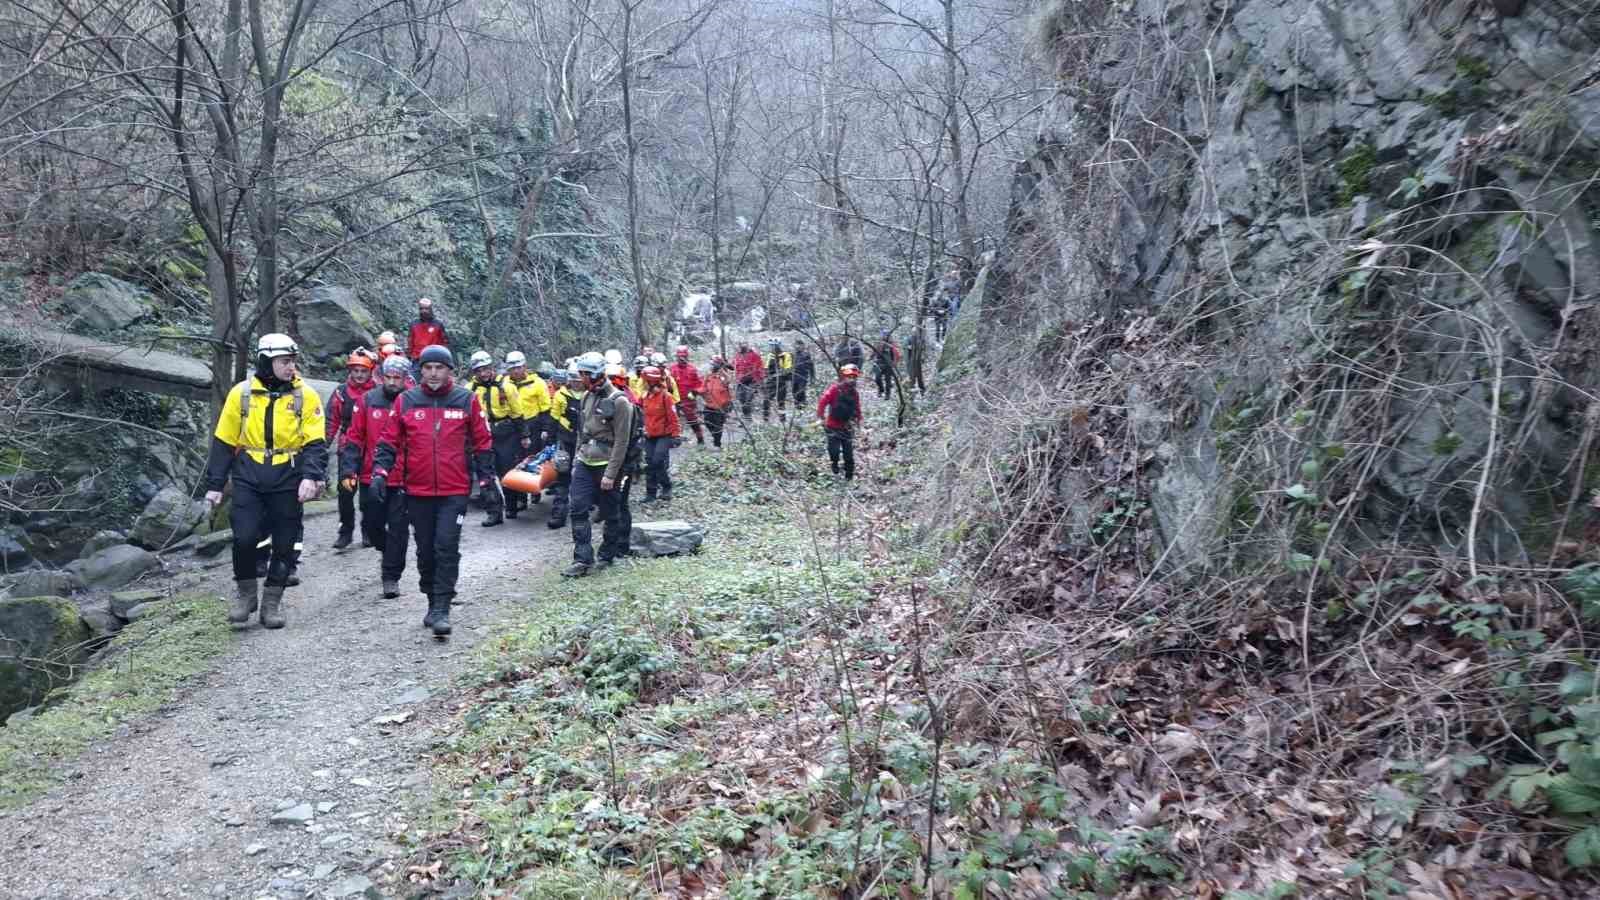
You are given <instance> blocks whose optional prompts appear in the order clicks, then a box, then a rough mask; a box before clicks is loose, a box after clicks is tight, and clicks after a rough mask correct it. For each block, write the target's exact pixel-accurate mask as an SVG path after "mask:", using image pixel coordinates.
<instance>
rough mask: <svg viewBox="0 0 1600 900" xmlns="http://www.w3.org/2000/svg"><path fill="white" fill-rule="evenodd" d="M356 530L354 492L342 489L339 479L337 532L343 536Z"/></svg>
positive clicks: (342, 484)
mask: <svg viewBox="0 0 1600 900" xmlns="http://www.w3.org/2000/svg"><path fill="white" fill-rule="evenodd" d="M355 530H356V492H355V491H353V490H351V491H347V490H345V489H344V483H343V481H342V480H341V482H340V484H339V533H340V534H342V535H345V536H347V537H348V536H349V535H351V534H354V533H355Z"/></svg>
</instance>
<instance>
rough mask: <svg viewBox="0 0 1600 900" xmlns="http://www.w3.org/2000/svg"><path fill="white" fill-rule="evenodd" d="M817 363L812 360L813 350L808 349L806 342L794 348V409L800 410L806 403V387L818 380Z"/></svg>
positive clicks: (792, 385) (792, 386)
mask: <svg viewBox="0 0 1600 900" xmlns="http://www.w3.org/2000/svg"><path fill="white" fill-rule="evenodd" d="M816 377H817V363H816V361H815V360H813V359H812V358H811V350H810V349H809V348H807V347H806V344H805V341H803V340H802V341H801V342H800V344H799V346H797V347H795V348H794V382H793V383H792V384H791V388H792V389H793V391H794V408H795V409H799V408H800V406H801V404H803V403H805V402H806V386H807V385H809V384H811V382H812V381H814V380H816Z"/></svg>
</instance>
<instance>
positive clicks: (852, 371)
mask: <svg viewBox="0 0 1600 900" xmlns="http://www.w3.org/2000/svg"><path fill="white" fill-rule="evenodd" d="M839 375H840V376H841V377H843V378H860V377H861V367H860V366H858V365H856V364H855V363H845V364H844V365H842V366H840V367H839Z"/></svg>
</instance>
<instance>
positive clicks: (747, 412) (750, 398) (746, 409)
mask: <svg viewBox="0 0 1600 900" xmlns="http://www.w3.org/2000/svg"><path fill="white" fill-rule="evenodd" d="M733 390H734V393H735V394H736V395H737V396H738V398H739V414H740V415H742V416H744V418H745V420H746V421H747V422H748V421H749V419H750V417H751V416H753V415H755V414H756V386H755V385H754V384H747V383H745V382H743V381H741V382H739V383H738V384H736V385H734V388H733Z"/></svg>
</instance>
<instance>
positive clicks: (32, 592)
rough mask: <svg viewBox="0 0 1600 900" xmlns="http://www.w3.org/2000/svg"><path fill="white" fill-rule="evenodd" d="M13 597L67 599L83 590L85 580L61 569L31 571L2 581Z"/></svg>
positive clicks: (7, 577)
mask: <svg viewBox="0 0 1600 900" xmlns="http://www.w3.org/2000/svg"><path fill="white" fill-rule="evenodd" d="M0 586H3V587H4V589H5V592H6V594H8V595H9V596H12V597H65V596H67V595H68V594H70V593H72V592H73V591H81V590H83V579H82V578H79V577H78V576H77V575H75V574H73V573H71V572H66V571H62V570H60V569H29V570H28V571H26V572H18V573H17V574H15V575H8V576H6V578H4V579H3V580H0Z"/></svg>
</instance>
